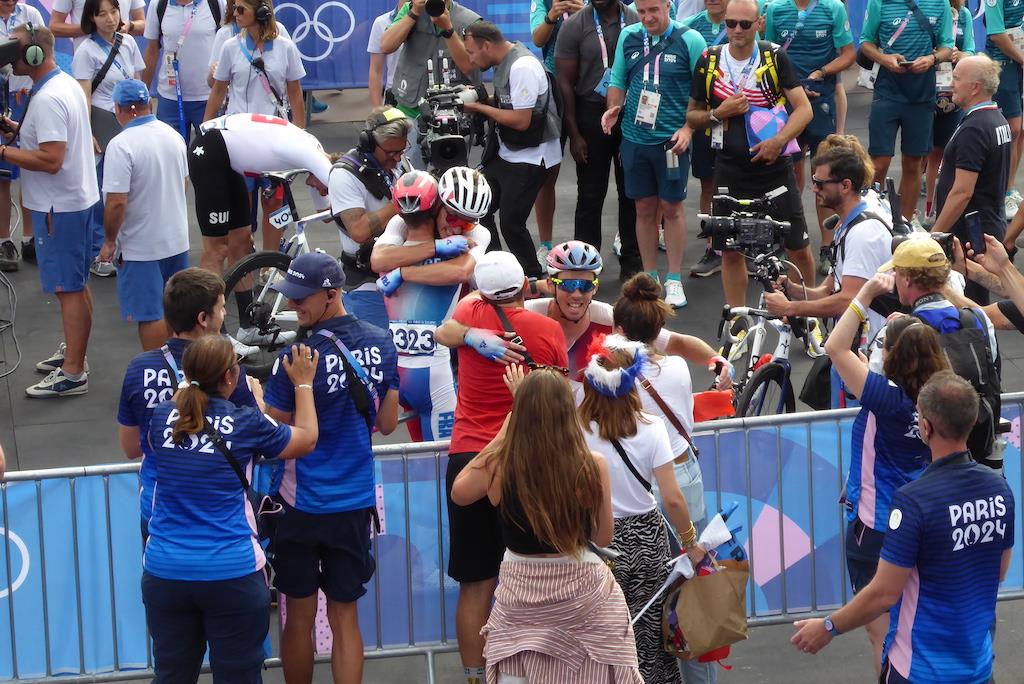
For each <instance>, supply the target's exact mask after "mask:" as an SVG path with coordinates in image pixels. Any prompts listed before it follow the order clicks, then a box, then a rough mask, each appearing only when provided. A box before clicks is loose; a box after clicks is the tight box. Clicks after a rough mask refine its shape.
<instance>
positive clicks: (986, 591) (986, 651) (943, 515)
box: [881, 452, 1015, 684]
mask: <svg viewBox="0 0 1024 684" xmlns="http://www.w3.org/2000/svg"><path fill="white" fill-rule="evenodd" d="M1014 518H1015V515H1014V500H1013V493H1012V492H1011V491H1010V486H1009V485H1008V484H1007V483H1006V480H1005V479H1003V478H1002V477H1000V476H999V475H998V474H996V473H995V472H994V471H993V470H992V469H991V468H988V467H986V466H983V465H980V464H978V463H975V462H974V461H972V460H971V459H970V457H969V455H968V454H967V452H962V453H957V454H952V455H950V456H947V457H945V458H942V459H940V460H937V461H935V462H933V463H932V464H931V465H929V466H928V468H926V469H925V471H924V473H923V474H922V475H921V477H920V478H918V479H917V480H915V481H914V482H911V483H910V484H908V485H905V486H903V487H901V488H900V489H899V490H898V491H897V492H896V495H895V496H894V497H893V502H892V512H891V513H890V514H889V527H888V530H887V531H886V533H885V542H884V544H883V545H882V556H881V557H882V560H884V561H886V562H888V563H892V564H893V565H897V566H899V567H901V568H910V569H911V572H910V576H909V577H908V579H907V584H906V586H905V587H904V588H903V595H902V598H901V599H900V602H899V603H897V604H896V605H895V606H894V607H893V608H892V610H891V611H890V619H889V633H888V635H886V639H885V654H884V657H885V658H888V660H889V664H890V665H891V666H892V668H893V669H894V670H896V672H898V673H899V674H900V675H901V676H903V677H904V678H905V679H907V680H909V681H912V682H963V683H964V684H967V683H969V682H970V683H974V682H977V683H979V684H980V683H982V682H987V681H989V679H990V678H991V676H992V633H991V629H992V625H993V623H994V622H995V617H996V616H995V608H996V594H997V593H998V591H999V568H1000V563H1001V560H1002V555H1003V551H1004V550H1005V549H1009V548H1010V547H1012V546H1013V536H1014Z"/></svg>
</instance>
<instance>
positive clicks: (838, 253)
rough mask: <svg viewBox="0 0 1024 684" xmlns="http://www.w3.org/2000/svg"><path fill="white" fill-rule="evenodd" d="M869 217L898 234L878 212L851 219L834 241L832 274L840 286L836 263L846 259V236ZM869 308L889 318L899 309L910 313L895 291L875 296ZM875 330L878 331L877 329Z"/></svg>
mask: <svg viewBox="0 0 1024 684" xmlns="http://www.w3.org/2000/svg"><path fill="white" fill-rule="evenodd" d="M869 219H874V220H876V221H878V222H879V223H881V224H882V225H883V226H885V228H886V230H888V231H889V234H890V235H896V233H895V232H894V231H893V227H892V226H891V225H889V222H888V221H886V220H885V219H884V218H882V217H881V216H879V215H878V214H875V213H873V212H871V211H862V212H861V213H860V214H858V215H857V216H855V217H854V219H853V220H852V221H850V224H849V225H848V226H847V227H846V230H845V231H843V235H842V237H840V238H839V240H838V241H837V242H834V243H832V264H833V266H832V274H833V277H834V278H835V279H836V282H838V283H839V285H840V286H842V279H841V278H840V277H839V274H838V273H836V271H835V264H838V263H839V260H840V259H842V260H843V261H844V262H845V261H846V236H848V235H849V234H850V231H851V230H853V227H854V226H856V225H857V224H858V223H862V222H864V221H867V220H869ZM868 308H869V309H871V310H872V311H874V312H875V313H877V314H879V315H881V316H883V317H886V318H888V317H889V315H890V314H892V313H895V312H897V311H900V312H902V313H910V310H909V309H908V308H907V307H905V306H903V305H902V304H900V298H899V295H897V294H896V293H895V292H886V293H885V294H882V295H879V296H878V297H875V299H874V301H872V302H871V306H870V307H868ZM875 332H878V331H877V330H876V331H875Z"/></svg>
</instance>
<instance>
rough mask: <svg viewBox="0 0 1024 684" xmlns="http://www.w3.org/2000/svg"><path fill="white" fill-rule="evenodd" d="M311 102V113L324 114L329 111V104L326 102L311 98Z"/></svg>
mask: <svg viewBox="0 0 1024 684" xmlns="http://www.w3.org/2000/svg"><path fill="white" fill-rule="evenodd" d="M309 100H310V101H309V111H311V112H313V113H314V114H323V113H324V112H326V111H327V108H328V107H330V105H329V104H327V103H326V102H321V101H320V100H318V99H316V97H311V98H310V99H309Z"/></svg>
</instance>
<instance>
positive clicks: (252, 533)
mask: <svg viewBox="0 0 1024 684" xmlns="http://www.w3.org/2000/svg"><path fill="white" fill-rule="evenodd" d="M206 419H207V421H208V422H209V423H210V424H211V425H212V426H213V427H214V429H215V430H217V432H219V433H220V435H221V437H222V438H223V440H224V444H225V446H226V447H227V448H228V450H229V451H231V454H232V455H233V456H234V458H235V460H236V461H238V465H239V466H241V467H242V469H243V471H244V472H245V474H246V477H247V478H248V479H249V480H250V481H252V461H253V458H254V457H256V456H259V455H263V456H266V457H268V458H274V457H276V456H277V455H278V454H280V453H281V451H283V450H284V448H285V447H286V446H288V441H289V440H290V439H291V434H292V430H291V428H290V427H288V426H287V425H280V424H278V423H277V422H276V421H274V420H273V419H272V418H270V417H269V416H266V415H264V414H262V413H260V412H259V411H258V410H256V409H252V408H249V407H248V406H245V407H238V406H235V405H234V404H232V403H231V402H230V401H228V400H226V399H222V398H220V397H210V402H209V404H208V405H207V408H206ZM177 420H178V408H177V406H176V405H175V403H174V402H173V401H165V402H163V403H162V404H160V405H159V406H157V407H156V409H154V411H153V415H152V417H151V420H150V423H149V430H148V431H147V439H148V441H149V443H150V445H151V449H152V451H151V452H150V455H149V456H148V457H147V459H148V460H149V461H151V463H152V465H153V466H154V471H155V474H156V487H155V494H154V496H153V517H152V518H151V519H150V521H149V540H148V541H147V542H146V551H145V554H144V556H143V567H144V568H145V570H146V572H148V573H149V574H151V575H153V576H154V577H161V578H163V579H172V580H189V581H202V582H206V581H213V580H225V579H233V578H236V577H244V576H246V575H249V574H252V573H253V572H256V571H257V570H259V569H260V568H262V567H263V566H264V565H265V564H266V557H265V556H264V554H263V549H262V548H261V547H260V544H259V540H258V539H257V538H256V522H255V520H256V519H255V515H254V514H253V510H252V505H251V504H250V503H249V499H248V497H247V496H246V494H245V490H243V489H242V484H241V483H240V482H239V481H238V475H237V474H236V473H235V471H234V469H233V468H232V467H231V465H230V464H229V463H228V462H227V459H226V458H225V457H224V454H222V453H221V452H220V451H219V450H218V449H217V448H216V447H215V446H214V444H213V442H212V441H210V438H209V437H207V436H206V435H204V434H199V435H190V436H189V437H188V438H186V439H185V440H184V441H183V442H182V444H181V445H178V444H175V443H174V440H173V438H172V433H173V429H174V424H175V423H176V422H177Z"/></svg>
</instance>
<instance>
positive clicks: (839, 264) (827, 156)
mask: <svg viewBox="0 0 1024 684" xmlns="http://www.w3.org/2000/svg"><path fill="white" fill-rule="evenodd" d="M865 171H866V169H865V167H864V162H863V161H862V159H861V157H860V155H858V154H857V153H856V152H855V151H854V150H851V149H847V148H842V147H832V148H830V149H828V150H826V151H825V152H823V153H822V154H819V155H817V156H815V157H814V159H813V160H812V161H811V186H812V187H813V189H814V196H815V197H816V198H817V200H818V204H819V206H821V207H824V208H826V209H830V210H832V211H834V212H835V213H836V214H838V215H839V223H838V225H837V226H836V229H835V232H834V234H835V242H834V243H833V245H832V247H831V254H830V255H829V257H830V262H831V263H832V268H831V269H830V272H829V274H828V276H826V278H825V281H824V282H823V283H822V284H821V285H820V286H818V287H807V286H799V285H795V284H793V283H791V282H790V281H789V279H787V278H782V279H780V282H779V285H778V287H779V289H780V290H782V292H773V293H770V294H767V295H765V307H766V308H767V309H768V311H770V312H771V313H772V314H774V315H776V316H806V317H821V318H824V317H829V318H838V317H839V316H841V315H842V313H843V312H844V311H845V310H846V308H847V307H848V306H849V305H850V302H851V301H852V300H853V298H854V297H855V296H856V294H857V292H859V291H860V288H861V286H862V285H863V284H864V283H865V282H867V281H868V279H870V278H871V276H873V275H874V274H875V273H877V272H878V267H879V266H881V265H882V264H884V263H885V262H886V261H888V260H889V259H890V258H891V257H892V234H891V233H890V232H889V227H888V226H886V225H885V223H883V222H882V220H881V219H880V218H879V217H878V216H876V215H875V214H872V213H870V211H869V210H868V205H867V202H865V201H864V199H863V198H862V197H861V194H860V193H861V191H862V190H863V189H864V187H865V186H866V185H867V184H868V183H870V182H871V179H870V178H869V177H867V176H866V175H865ZM783 293H785V294H783ZM786 295H788V296H789V297H792V299H787V297H786ZM867 318H868V324H869V335H870V334H873V333H875V332H877V331H879V330H881V329H882V326H884V325H885V318H884V317H883V316H882V315H881V314H879V313H877V312H875V311H874V310H869V311H868V312H867Z"/></svg>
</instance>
